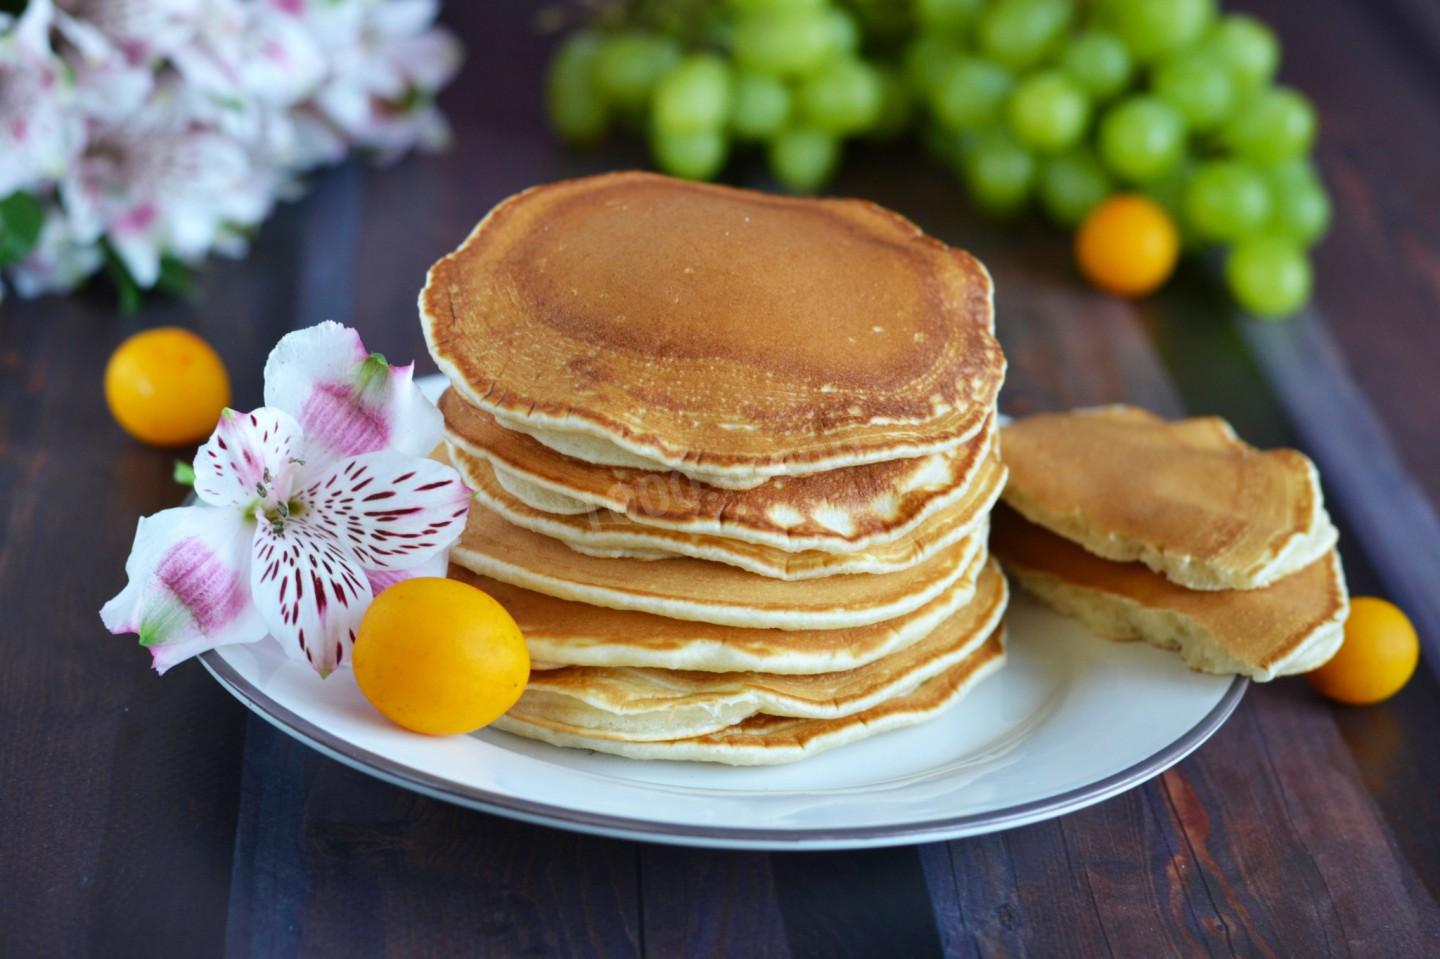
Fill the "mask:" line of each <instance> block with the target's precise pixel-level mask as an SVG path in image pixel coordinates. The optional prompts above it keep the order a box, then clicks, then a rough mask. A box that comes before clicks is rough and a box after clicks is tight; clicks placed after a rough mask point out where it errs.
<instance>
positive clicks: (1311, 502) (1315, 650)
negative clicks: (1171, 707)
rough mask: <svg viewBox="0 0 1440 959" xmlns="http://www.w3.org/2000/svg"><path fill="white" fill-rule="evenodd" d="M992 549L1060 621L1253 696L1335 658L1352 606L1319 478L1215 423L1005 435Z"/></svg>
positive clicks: (1088, 422)
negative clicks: (1234, 684)
mask: <svg viewBox="0 0 1440 959" xmlns="http://www.w3.org/2000/svg"><path fill="white" fill-rule="evenodd" d="M1004 444H1005V461H1006V464H1007V465H1008V466H1009V467H1010V483H1009V485H1008V486H1007V488H1006V490H1005V502H1006V504H1007V505H1006V507H1004V508H1002V509H1001V510H1000V511H998V513H997V518H996V522H995V530H994V537H993V546H994V549H995V553H996V555H997V556H999V557H1000V560H1001V561H1002V562H1003V563H1004V564H1005V568H1006V570H1007V571H1008V572H1009V573H1010V574H1011V575H1012V576H1013V577H1014V578H1015V579H1016V580H1018V581H1019V582H1020V583H1021V584H1022V585H1023V586H1024V587H1025V588H1026V589H1028V590H1029V591H1031V592H1033V593H1034V594H1035V595H1037V596H1038V597H1039V598H1040V599H1042V600H1044V601H1045V602H1047V603H1049V604H1050V605H1052V606H1054V607H1055V608H1056V609H1058V610H1060V611H1061V612H1064V613H1068V614H1070V615H1072V616H1075V617H1077V618H1078V619H1080V620H1081V621H1083V622H1084V623H1085V624H1086V625H1088V626H1090V627H1091V628H1092V629H1094V630H1095V631H1096V632H1098V633H1100V634H1101V635H1104V636H1109V637H1112V638H1115V639H1144V640H1147V641H1149V642H1151V643H1154V644H1155V645H1157V646H1161V647H1165V648H1169V649H1175V650H1177V651H1178V652H1179V653H1180V655H1181V656H1182V657H1183V658H1184V659H1185V662H1186V664H1187V665H1189V666H1190V667H1191V668H1192V669H1197V670H1201V671H1204V672H1211V673H1222V674H1239V675H1243V676H1249V677H1250V678H1252V679H1256V680H1261V681H1263V680H1268V679H1273V678H1274V677H1276V676H1281V675H1287V674H1291V673H1300V672H1307V671H1309V670H1312V669H1315V668H1317V667H1318V666H1321V665H1323V664H1324V663H1325V662H1326V660H1328V659H1329V658H1330V657H1331V656H1333V655H1334V654H1335V651H1336V650H1337V649H1338V648H1339V646H1340V642H1341V640H1342V639H1343V638H1344V623H1345V617H1346V615H1347V613H1348V610H1349V600H1348V595H1347V591H1346V587H1345V577H1344V573H1343V572H1342V570H1341V568H1340V558H1339V555H1338V553H1337V552H1336V550H1335V542H1336V540H1337V538H1338V536H1337V533H1336V530H1335V526H1334V524H1333V523H1331V521H1330V517H1329V515H1328V514H1327V513H1326V512H1325V506H1324V501H1323V499H1322V496H1321V492H1320V478H1319V475H1318V474H1317V473H1316V471H1315V467H1314V465H1313V464H1312V463H1311V462H1310V460H1309V459H1307V458H1306V457H1305V456H1304V455H1302V454H1300V453H1298V452H1296V451H1295V450H1266V451H1261V450H1257V449H1255V448H1254V447H1252V446H1249V445H1248V444H1246V443H1244V442H1242V441H1241V440H1240V439H1239V438H1238V437H1236V435H1235V433H1234V431H1233V430H1232V429H1231V428H1230V426H1229V424H1227V423H1226V422H1225V421H1224V420H1220V419H1216V418H1214V417H1204V418H1199V419H1190V420H1181V421H1178V422H1167V421H1165V420H1163V419H1160V418H1159V417H1156V416H1154V415H1153V414H1150V413H1147V412H1145V411H1144V410H1139V409H1135V408H1133V407H1124V406H1112V407H1105V408H1101V409H1092V410H1077V411H1074V412H1069V413H1052V414H1045V415H1041V416H1034V417H1030V418H1028V419H1024V420H1020V421H1018V422H1016V423H1013V424H1011V425H1009V426H1007V427H1006V428H1005V430H1004Z"/></svg>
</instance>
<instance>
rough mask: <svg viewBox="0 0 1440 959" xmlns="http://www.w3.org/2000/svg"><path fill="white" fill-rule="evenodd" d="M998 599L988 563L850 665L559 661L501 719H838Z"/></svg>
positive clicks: (688, 726)
mask: <svg viewBox="0 0 1440 959" xmlns="http://www.w3.org/2000/svg"><path fill="white" fill-rule="evenodd" d="M1006 600H1007V591H1006V586H1005V577H1004V576H1003V575H1001V573H1000V571H999V569H998V568H997V567H996V566H995V565H994V564H989V565H987V567H986V569H985V572H984V573H983V574H982V575H981V577H980V581H979V584H978V587H977V590H976V594H975V598H974V599H973V600H972V601H971V602H970V603H969V604H967V605H966V606H965V607H964V608H963V609H961V610H960V611H958V612H957V613H955V614H954V615H953V616H951V617H949V618H948V619H947V620H945V621H944V622H943V623H941V624H940V625H939V626H938V627H937V628H936V629H935V630H934V631H933V632H931V634H930V635H929V636H927V637H925V638H924V639H922V640H921V641H919V642H918V643H915V644H913V645H911V646H909V647H907V648H906V649H904V650H902V651H900V652H897V653H894V654H892V655H890V656H886V657H884V658H883V659H878V660H875V661H874V662H871V663H870V664H868V665H866V666H862V667H860V668H858V669H847V670H842V671H839V672H831V673H816V674H811V675H804V676H795V675H777V674H774V673H764V672H744V673H711V672H686V671H683V670H673V669H623V668H593V667H584V666H569V667H565V668H562V669H555V670H549V671H545V672H542V673H540V674H538V675H534V676H532V677H531V679H530V684H529V686H527V687H526V689H525V692H524V694H523V695H522V696H521V697H520V701H519V702H517V703H516V704H515V705H514V706H513V707H511V709H510V711H509V715H510V716H511V717H512V718H514V719H516V720H519V721H521V722H526V723H530V724H532V725H536V726H543V727H545V728H546V729H549V730H552V731H555V732H565V733H575V734H579V735H587V736H596V737H601V738H605V739H616V740H626V741H632V742H639V741H650V740H657V739H686V738H690V737H692V736H703V735H705V734H707V733H713V732H717V731H718V730H721V729H723V728H725V727H726V726H732V725H734V724H735V723H738V722H741V721H742V720H745V719H747V718H749V717H750V716H753V715H755V714H757V713H765V714H766V715H770V716H796V717H803V718H810V719H832V718H836V717H839V716H848V715H850V714H852V713H858V712H861V711H862V710H866V709H871V708H873V707H875V706H878V705H879V704H880V703H882V702H884V701H885V700H888V699H893V698H894V697H896V696H903V695H905V694H906V693H909V692H911V691H913V690H914V689H915V688H916V687H917V686H919V685H920V684H921V683H923V682H925V681H927V680H929V679H931V678H933V677H935V676H937V675H939V674H940V673H943V672H945V671H946V670H948V669H949V668H951V667H952V666H954V665H955V664H957V663H959V662H960V661H961V660H963V659H965V658H966V657H967V656H969V655H970V654H971V653H973V652H974V651H975V650H976V649H978V648H979V647H980V645H981V644H982V643H984V642H985V640H986V639H987V638H988V637H989V636H990V634H991V633H992V632H994V630H995V627H996V626H998V625H999V623H1000V617H1001V616H1002V615H1003V614H1004V612H1005V604H1006Z"/></svg>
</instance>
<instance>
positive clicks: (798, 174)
mask: <svg viewBox="0 0 1440 959" xmlns="http://www.w3.org/2000/svg"><path fill="white" fill-rule="evenodd" d="M769 160H770V172H771V173H773V174H774V175H775V179H777V180H779V181H780V184H781V185H782V186H783V187H785V189H787V190H790V191H792V192H794V193H814V192H815V191H817V190H819V189H820V188H821V187H822V186H824V185H825V182H826V181H827V180H829V179H830V175H831V174H832V173H834V172H835V166H836V164H837V163H839V161H840V141H839V140H838V139H837V138H835V137H833V136H831V135H830V134H828V133H824V132H822V131H820V130H811V129H808V128H806V127H792V128H791V129H789V130H786V131H785V132H783V133H781V134H780V135H779V136H777V137H776V138H775V139H773V140H771V141H770V149H769Z"/></svg>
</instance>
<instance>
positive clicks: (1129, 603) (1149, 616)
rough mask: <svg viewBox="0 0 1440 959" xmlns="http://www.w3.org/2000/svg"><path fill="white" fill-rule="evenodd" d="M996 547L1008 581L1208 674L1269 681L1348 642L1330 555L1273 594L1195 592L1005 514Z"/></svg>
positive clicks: (1336, 566)
mask: <svg viewBox="0 0 1440 959" xmlns="http://www.w3.org/2000/svg"><path fill="white" fill-rule="evenodd" d="M991 546H992V548H993V549H994V551H995V555H996V557H997V558H998V559H999V560H1000V562H1001V563H1002V564H1003V565H1004V567H1005V571H1006V573H1008V574H1009V575H1010V576H1011V577H1013V578H1014V580H1015V581H1016V582H1018V583H1019V584H1020V585H1021V586H1023V587H1025V588H1026V589H1027V590H1029V591H1030V592H1032V593H1034V594H1035V595H1036V596H1038V597H1039V598H1040V599H1042V600H1044V601H1045V602H1046V603H1048V604H1049V605H1051V606H1053V607H1054V608H1055V609H1057V610H1059V611H1060V612H1061V613H1064V614H1066V615H1068V616H1073V617H1075V618H1076V619H1078V620H1080V621H1081V622H1083V623H1084V624H1085V625H1086V626H1089V627H1090V628H1091V629H1092V630H1094V631H1095V632H1097V633H1099V634H1100V635H1102V636H1107V637H1109V638H1111V639H1127V640H1128V639H1143V640H1145V641H1146V642H1148V643H1150V644H1152V645H1155V646H1159V647H1161V648H1163V649H1174V650H1178V651H1179V653H1180V656H1181V658H1182V659H1184V660H1185V664H1186V665H1187V666H1189V667H1190V668H1191V669H1194V670H1197V671H1199V672H1203V673H1218V674H1221V675H1228V674H1237V675H1241V676H1249V677H1250V678H1251V679H1255V680H1260V681H1265V680H1269V679H1273V678H1275V677H1276V676H1285V675H1289V674H1292V673H1303V672H1307V671H1309V670H1311V669H1315V668H1316V667H1318V666H1321V665H1323V664H1324V663H1325V662H1326V661H1327V660H1328V659H1329V658H1330V657H1331V656H1333V655H1334V654H1335V650H1337V649H1339V648H1340V642H1341V640H1342V639H1344V626H1345V617H1346V615H1347V614H1348V612H1349V598H1348V596H1347V594H1346V589H1345V577H1344V575H1343V573H1342V572H1341V569H1340V558H1339V556H1338V554H1337V553H1336V552H1335V551H1334V550H1331V551H1330V552H1328V553H1326V554H1325V555H1323V556H1321V557H1320V558H1319V559H1317V560H1315V561H1314V562H1312V563H1311V564H1310V565H1309V566H1306V567H1305V568H1304V569H1301V570H1300V571H1298V572H1296V573H1292V574H1291V575H1289V576H1287V577H1285V578H1284V579H1281V580H1278V581H1276V582H1275V583H1273V584H1271V585H1270V586H1266V587H1263V588H1260V589H1249V590H1223V591H1216V590H1208V591H1206V590H1191V589H1186V588H1185V587H1183V586H1179V585H1177V584H1175V583H1172V582H1170V581H1169V580H1168V579H1166V578H1165V577H1163V576H1161V575H1160V574H1158V573H1156V572H1154V571H1152V570H1150V569H1148V568H1146V567H1145V566H1144V565H1142V564H1140V563H1135V562H1131V563H1117V562H1115V561H1113V560H1108V559H1102V558H1100V557H1099V556H1096V555H1094V554H1093V553H1089V552H1087V551H1086V550H1084V549H1081V548H1080V547H1079V546H1077V545H1075V544H1074V543H1071V542H1069V541H1068V540H1065V539H1062V538H1060V537H1059V536H1056V535H1055V534H1054V533H1052V532H1050V531H1048V530H1046V529H1042V528H1041V527H1039V526H1037V525H1035V524H1034V523H1030V522H1027V521H1026V520H1024V519H1022V518H1021V517H1020V516H1018V515H1017V514H1015V513H1014V512H1012V511H1010V510H1009V509H1006V508H1004V507H1002V508H1000V509H998V510H996V513H995V519H994V528H993V533H992V536H991Z"/></svg>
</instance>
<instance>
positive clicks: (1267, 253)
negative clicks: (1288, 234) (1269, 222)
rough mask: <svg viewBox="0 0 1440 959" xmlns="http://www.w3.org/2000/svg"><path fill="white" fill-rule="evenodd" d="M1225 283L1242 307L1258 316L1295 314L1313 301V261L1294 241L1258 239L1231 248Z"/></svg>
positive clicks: (1273, 238) (1242, 242)
mask: <svg viewBox="0 0 1440 959" xmlns="http://www.w3.org/2000/svg"><path fill="white" fill-rule="evenodd" d="M1225 279H1226V280H1227V281H1228V282H1229V284H1230V292H1232V293H1234V294H1235V299H1237V300H1239V301H1240V305H1241V306H1243V307H1244V308H1245V309H1247V310H1249V311H1250V312H1251V313H1254V314H1256V315H1257V316H1264V317H1280V316H1287V315H1289V314H1291V313H1294V312H1295V311H1296V310H1298V309H1300V307H1302V306H1304V305H1305V301H1306V300H1308V299H1310V285H1311V281H1312V277H1311V272H1310V261H1309V260H1307V259H1306V258H1305V251H1304V250H1303V249H1302V248H1301V247H1300V245H1299V244H1298V243H1296V242H1295V241H1293V240H1286V239H1282V238H1281V237H1276V236H1257V237H1252V238H1250V239H1248V240H1243V241H1241V242H1240V243H1237V244H1235V246H1234V247H1232V248H1231V250H1230V254H1229V255H1228V256H1227V257H1226V259H1225Z"/></svg>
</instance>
